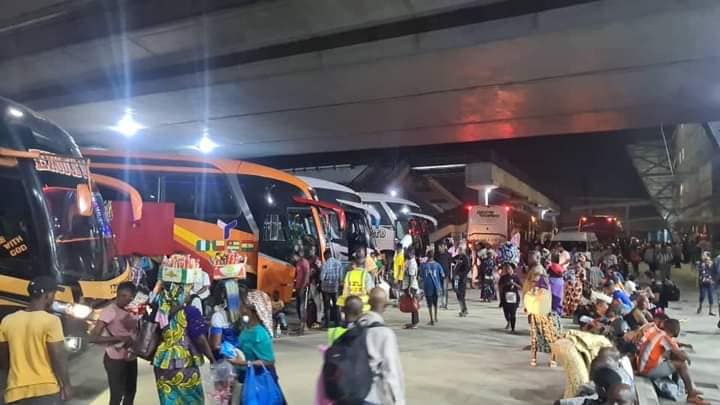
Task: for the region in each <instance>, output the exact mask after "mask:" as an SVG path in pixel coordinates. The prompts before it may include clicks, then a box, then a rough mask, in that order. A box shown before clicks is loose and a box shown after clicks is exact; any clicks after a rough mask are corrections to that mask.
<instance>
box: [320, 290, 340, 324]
mask: <svg viewBox="0 0 720 405" xmlns="http://www.w3.org/2000/svg"><path fill="white" fill-rule="evenodd" d="M322 297H323V309H324V310H325V320H324V321H323V325H324V326H325V327H327V326H328V325H330V323H331V322H332V324H333V326H338V325H339V324H340V311H339V310H338V306H337V299H338V293H337V292H323V293H322Z"/></svg>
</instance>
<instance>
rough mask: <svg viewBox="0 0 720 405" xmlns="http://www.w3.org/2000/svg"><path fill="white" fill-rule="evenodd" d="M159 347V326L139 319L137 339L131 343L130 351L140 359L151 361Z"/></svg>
mask: <svg viewBox="0 0 720 405" xmlns="http://www.w3.org/2000/svg"><path fill="white" fill-rule="evenodd" d="M159 345H160V325H159V324H157V323H155V322H152V321H150V320H147V319H141V320H140V327H139V328H138V335H137V339H136V340H135V341H134V342H133V345H132V347H131V348H130V351H131V352H132V353H134V354H135V355H136V356H137V357H139V358H141V359H144V360H147V361H153V358H154V357H155V351H156V350H157V348H158V346H159Z"/></svg>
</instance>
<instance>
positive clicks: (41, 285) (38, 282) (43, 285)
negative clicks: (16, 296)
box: [27, 276, 65, 297]
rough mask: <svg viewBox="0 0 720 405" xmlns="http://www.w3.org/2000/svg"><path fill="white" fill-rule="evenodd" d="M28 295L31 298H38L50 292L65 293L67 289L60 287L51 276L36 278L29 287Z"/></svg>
mask: <svg viewBox="0 0 720 405" xmlns="http://www.w3.org/2000/svg"><path fill="white" fill-rule="evenodd" d="M27 291H28V294H30V296H31V297H32V296H37V295H41V294H45V293H46V292H50V291H65V288H63V287H60V286H59V285H58V283H57V281H56V280H55V279H54V278H52V277H50V276H40V277H35V278H34V279H32V281H30V284H28V287H27Z"/></svg>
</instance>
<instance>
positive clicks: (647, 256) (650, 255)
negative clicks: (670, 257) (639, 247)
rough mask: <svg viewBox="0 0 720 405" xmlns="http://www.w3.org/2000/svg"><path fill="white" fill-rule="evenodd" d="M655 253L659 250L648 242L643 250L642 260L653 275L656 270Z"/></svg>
mask: <svg viewBox="0 0 720 405" xmlns="http://www.w3.org/2000/svg"><path fill="white" fill-rule="evenodd" d="M657 253H659V252H658V251H657V249H656V248H655V245H654V244H652V243H648V244H647V246H646V247H645V251H644V252H643V261H644V262H645V263H647V265H648V267H649V268H650V272H652V273H653V275H655V271H657V260H656V259H657Z"/></svg>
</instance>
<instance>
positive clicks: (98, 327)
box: [88, 320, 132, 344]
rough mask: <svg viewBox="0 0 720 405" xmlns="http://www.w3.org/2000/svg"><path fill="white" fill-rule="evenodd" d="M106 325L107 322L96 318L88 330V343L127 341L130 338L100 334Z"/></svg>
mask: <svg viewBox="0 0 720 405" xmlns="http://www.w3.org/2000/svg"><path fill="white" fill-rule="evenodd" d="M106 327H107V323H106V322H104V321H102V320H98V321H97V322H96V323H95V327H94V328H93V329H92V330H91V331H90V336H89V339H88V340H89V341H90V343H98V344H113V343H120V342H124V343H129V342H130V341H131V340H132V339H131V338H130V336H102V333H103V331H104V330H105V328H106Z"/></svg>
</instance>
